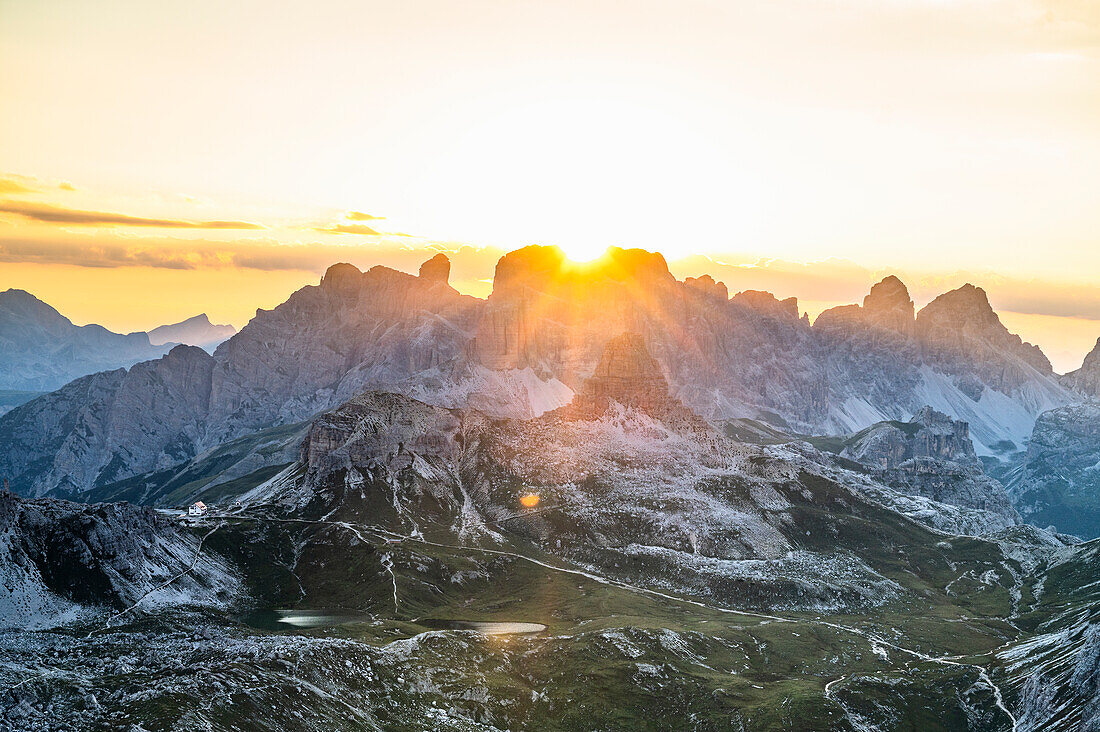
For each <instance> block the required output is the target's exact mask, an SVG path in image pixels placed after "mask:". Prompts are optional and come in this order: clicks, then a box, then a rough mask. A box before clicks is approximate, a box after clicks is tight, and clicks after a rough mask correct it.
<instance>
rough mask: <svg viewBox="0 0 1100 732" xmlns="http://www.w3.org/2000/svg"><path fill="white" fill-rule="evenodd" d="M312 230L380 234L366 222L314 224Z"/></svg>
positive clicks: (365, 234)
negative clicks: (328, 224) (330, 224)
mask: <svg viewBox="0 0 1100 732" xmlns="http://www.w3.org/2000/svg"><path fill="white" fill-rule="evenodd" d="M313 230H314V231H319V232H321V233H322V234H362V235H364V236H382V233H381V232H379V231H375V230H374V229H372V228H371V227H369V226H367V225H366V224H333V225H332V226H315V227H314V228H313Z"/></svg>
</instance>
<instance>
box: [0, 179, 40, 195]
mask: <svg viewBox="0 0 1100 732" xmlns="http://www.w3.org/2000/svg"><path fill="white" fill-rule="evenodd" d="M37 190H38V189H37V188H35V187H33V186H31V185H30V184H29V182H28V181H27V180H26V179H25V178H23V177H21V176H20V177H15V176H0V194H4V195H17V194H20V193H35V192H37Z"/></svg>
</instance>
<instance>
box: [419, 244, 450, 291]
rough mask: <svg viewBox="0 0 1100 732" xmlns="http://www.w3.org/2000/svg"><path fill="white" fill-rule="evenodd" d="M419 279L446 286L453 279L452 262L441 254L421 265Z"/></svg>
mask: <svg viewBox="0 0 1100 732" xmlns="http://www.w3.org/2000/svg"><path fill="white" fill-rule="evenodd" d="M419 277H420V279H422V280H425V281H427V282H442V283H443V284H444V285H445V284H447V281H448V280H449V279H450V277H451V260H449V259H447V255H446V254H443V253H442V252H440V253H439V254H437V255H435V256H434V257H432V258H431V259H429V260H428V261H426V262H424V264H422V265H420V273H419Z"/></svg>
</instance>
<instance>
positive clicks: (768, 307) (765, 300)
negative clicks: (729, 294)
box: [731, 290, 798, 320]
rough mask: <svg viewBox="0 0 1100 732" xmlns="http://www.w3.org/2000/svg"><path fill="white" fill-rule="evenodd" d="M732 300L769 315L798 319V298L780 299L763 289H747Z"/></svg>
mask: <svg viewBox="0 0 1100 732" xmlns="http://www.w3.org/2000/svg"><path fill="white" fill-rule="evenodd" d="M731 301H732V302H734V303H736V304H738V305H744V306H745V307H748V308H751V309H753V310H755V311H757V312H761V313H766V314H768V315H778V316H781V317H784V318H793V319H795V320H798V298H797V297H788V298H787V299H786V300H780V299H779V298H777V297H776V296H775V295H773V294H771V293H770V292H765V291H763V290H745V291H744V292H739V293H737V294H736V295H734V296H733V298H732V300H731Z"/></svg>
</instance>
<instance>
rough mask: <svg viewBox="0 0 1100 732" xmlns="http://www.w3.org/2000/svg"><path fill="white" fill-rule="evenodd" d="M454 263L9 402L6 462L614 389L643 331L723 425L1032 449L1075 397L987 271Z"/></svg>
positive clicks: (74, 481)
mask: <svg viewBox="0 0 1100 732" xmlns="http://www.w3.org/2000/svg"><path fill="white" fill-rule="evenodd" d="M449 266H450V265H449V261H448V260H447V258H446V256H445V255H443V254H437V255H435V256H433V257H432V258H431V259H429V260H428V261H427V262H425V263H424V265H423V266H422V267H421V268H420V270H419V273H418V275H411V274H407V273H404V272H399V271H397V270H394V269H391V268H388V267H382V266H377V267H373V268H371V269H370V270H368V271H366V272H362V271H360V270H359V269H357V268H356V267H354V266H352V265H350V264H336V265H333V266H332V267H330V268H329V269H328V271H327V272H326V273H325V275H324V277H323V278H322V279H321V281H320V283H319V284H318V285H314V286H308V287H304V288H302V289H301V290H299V291H297V292H295V293H294V294H293V295H291V297H290V298H289V299H288V300H287V301H286V302H284V303H283V304H281V305H279V306H278V307H276V308H274V309H272V310H258V311H257V313H256V317H254V318H253V319H252V320H251V321H250V322H249V323H248V325H247V326H245V327H244V328H243V329H242V330H241V331H240V332H239V333H237V334H236V335H235V336H233V337H232V338H230V339H229V340H227V341H226V342H224V343H222V344H221V345H220V346H219V347H218V349H217V350H216V352H215V353H214V354H213V355H209V354H205V353H201V352H197V351H198V349H195V350H194V351H187V350H184V351H180V352H176V351H173V352H172V354H169V356H166V357H164V358H163V359H161V360H158V361H154V362H150V364H142V365H141V366H140V367H134V368H132V369H130V371H129V372H123V371H117V372H112V371H107V372H102V373H98V374H95V375H93V376H89V377H85V378H83V379H79V380H77V381H74V382H72V383H70V384H67V385H66V386H65V387H64V388H62V389H61V390H59V391H57V392H55V393H53V394H49V395H47V396H44V397H41V398H40V399H37V400H35V401H34V402H31V403H28V404H24V405H22V406H21V407H18V408H16V409H14V410H13V411H12V412H10V413H9V414H7V415H4V416H3V417H0V473H2V474H4V475H7V476H10V477H11V479H12V482H13V486H15V488H16V489H17V490H19V491H20V492H23V493H25V494H31V495H43V494H54V495H70V496H79V495H82V494H83V493H85V492H87V491H89V490H91V489H93V488H95V487H97V486H103V485H105V484H107V483H111V482H114V481H119V480H124V479H126V478H128V477H130V476H137V475H140V474H142V473H145V472H147V471H151V470H162V469H166V468H168V467H170V466H172V465H175V464H180V463H182V462H183V461H187V460H191V459H192V458H195V457H196V456H199V455H202V454H204V453H205V452H207V451H210V450H212V449H215V448H216V447H217V446H218V445H221V444H223V443H225V442H226V441H228V440H234V439H237V438H240V437H242V436H244V435H247V434H250V433H252V432H254V431H256V430H260V429H265V428H270V427H273V426H278V425H288V424H294V423H298V422H301V421H303V420H307V419H310V418H312V417H313V416H315V415H317V414H319V413H321V412H323V411H325V410H327V409H331V408H333V407H335V406H336V405H339V404H341V403H343V402H345V401H347V400H348V399H350V398H352V397H353V396H354V395H356V394H357V393H359V392H361V391H362V390H364V389H376V390H384V391H391V392H395V393H401V394H405V395H407V396H410V397H412V398H415V399H417V400H420V401H423V402H425V403H429V404H433V405H437V406H441V407H447V408H455V407H472V408H474V409H477V410H479V411H481V412H483V413H485V414H487V415H490V416H493V417H509V418H532V417H535V416H537V415H539V414H543V413H545V412H548V411H551V410H554V409H557V408H560V407H562V406H564V405H566V404H569V403H570V402H571V401H572V400H573V398H574V395H575V394H578V393H579V394H580V395H581V396H582V398H583V397H584V390H585V389H586V388H590V389H597V390H599V389H602V390H604V396H607V395H608V390H609V389H614V388H615V386H614V381H613V380H611V381H608V379H609V378H611V377H610V376H609V374H610V371H609V370H607V369H610V368H611V367H610V365H606V368H605V366H604V365H601V364H602V362H601V359H603V358H604V356H605V353H606V349H607V346H608V345H609V341H611V340H612V339H614V338H618V337H620V336H621V335H622V334H626V333H632V334H636V337H637V338H640V339H641V341H642V342H643V343H644V346H645V350H646V352H647V354H648V356H649V357H650V358H649V359H645V360H631V358H630V357H627V356H628V354H627V351H629V350H630V349H629V348H627V349H626V351H624V353H623V356H624V357H626V360H625V361H623V364H625V366H626V367H629V368H635V369H640V371H639V374H646V376H645V379H646V380H647V381H646V383H648V384H650V385H651V386H653V387H654V388H655V389H656V385H657V384H658V379H657V372H659V375H660V379H663V382H664V384H666V385H667V390H668V395H669V397H670V398H671V399H673V400H678V401H679V402H680V403H682V405H683V406H684V407H685V408H686V409H688V410H690V411H691V412H694V413H695V414H697V415H699V416H700V417H701V418H703V419H706V420H712V421H720V420H723V419H729V418H742V417H750V418H758V419H764V420H766V421H768V422H769V423H771V424H774V425H777V426H779V427H781V428H782V429H786V430H790V431H797V432H802V433H807V434H837V433H849V432H853V431H857V430H859V429H862V428H863V427H866V426H868V425H870V424H873V423H875V422H879V421H887V420H905V419H908V418H909V417H910V416H912V415H913V414H915V413H916V412H917V411H918V410H919V409H920V408H921V407H922V406H924V405H930V406H932V407H933V408H935V409H936V410H937V411H940V412H943V413H945V414H948V415H950V416H951V417H952V418H954V419H960V420H963V421H965V422H967V423H968V424H969V429H970V435H971V438H972V440H973V442H974V444H975V446H976V448H977V449H978V452H979V453H980V454H982V455H994V454H1005V453H1011V452H1013V451H1019V450H1021V449H1022V448H1023V447H1024V445H1025V444H1026V441H1027V439H1028V438H1029V437H1030V435H1031V430H1032V426H1033V424H1034V421H1035V417H1036V416H1037V415H1038V414H1039V413H1041V412H1043V411H1045V410H1047V409H1050V408H1052V407H1057V406H1060V405H1062V404H1068V403H1073V402H1074V401H1076V400H1079V399H1080V398H1081V397H1080V396H1078V395H1077V394H1076V393H1074V392H1073V391H1071V390H1070V389H1069V388H1068V387H1067V386H1065V385H1063V384H1062V383H1059V381H1058V379H1057V378H1056V377H1055V376H1054V375H1053V373H1052V372H1051V370H1050V366H1049V363H1047V362H1046V360H1045V358H1043V357H1042V355H1041V352H1039V351H1038V349H1036V348H1035V347H1034V346H1030V345H1028V344H1025V343H1023V342H1022V341H1021V340H1020V339H1019V338H1018V337H1016V336H1014V335H1012V334H1010V333H1009V332H1008V331H1007V329H1005V328H1004V326H1003V324H1001V323H1000V321H999V319H998V318H997V316H996V313H994V312H993V311H992V308H991V307H990V305H989V302H988V298H987V297H986V296H985V293H984V292H982V291H981V290H980V289H979V288H975V287H972V286H966V287H963V288H959V289H958V290H956V291H953V292H952V293H946V294H945V295H943V296H941V297H940V298H937V299H936V300H935V301H933V303H930V304H929V305H928V306H927V307H925V308H924V309H922V310H921V311H920V313H917V314H916V315H914V314H913V312H912V311H913V306H912V299H911V298H910V297H909V295H908V292H907V290H906V288H905V286H904V284H903V283H901V281H900V280H898V279H897V278H886V279H884V280H883V281H882V282H880V283H878V284H876V285H875V287H874V288H872V290H871V292H870V293H869V294H868V295H867V297H866V298H865V299H864V302H863V305H862V306H860V305H851V306H845V307H844V308H836V309H833V310H829V311H825V312H824V313H822V314H821V316H819V317H818V319H817V320H816V321H815V322H814V323H812V324H811V323H810V322H809V320H808V319H807V318H804V317H799V315H798V307H797V302H796V301H794V300H793V298H792V299H787V300H778V299H777V298H775V297H774V296H772V295H771V294H769V293H762V292H755V291H745V292H740V293H735V294H734V295H732V296H728V289H727V287H726V285H725V284H724V283H721V282H716V281H714V279H713V278H709V277H705V276H704V277H698V278H693V279H690V280H689V281H683V282H681V281H679V280H677V279H676V278H675V277H674V276H673V275H672V274H671V273H670V272H669V270H668V266H667V263H666V262H665V260H664V258H663V257H662V256H661V255H660V254H657V253H653V252H646V251H642V250H637V249H619V248H614V247H613V248H611V249H609V250H608V254H607V256H606V257H605V258H603V259H601V260H597V261H595V262H593V263H589V264H585V265H578V264H574V263H572V262H569V261H568V260H567V259H566V258H565V257H564V255H563V254H562V253H561V251H560V250H558V249H557V248H555V247H540V246H532V247H526V248H524V249H520V250H517V251H514V252H510V253H508V254H506V255H504V256H503V257H502V258H501V259H500V261H499V262H498V264H497V268H496V274H495V278H494V283H493V291H492V294H491V295H490V296H489V297H488V299H486V300H480V299H477V298H473V297H469V296H466V295H462V294H460V293H459V292H457V291H456V290H455V289H454V288H452V287H451V286H450V284H449V283H448V277H449ZM632 338H633V337H632ZM625 343H627V342H626V341H624V344H625ZM612 352H613V353H614V348H613V349H612ZM620 360H622V359H621V358H620V356H614V357H613V358H612V361H616V362H617V361H620ZM650 361H652V362H653V363H652V364H651V363H650ZM653 364H656V367H657V369H656V371H654V370H653ZM601 368H605V372H604V373H603V374H602V375H601V374H600V373H597V372H598V371H599V370H600V369H601ZM615 368H619V367H618V366H616V367H615ZM594 375H595V376H596V378H597V380H596V381H594V382H592V384H591V386H587V385H588V382H589V380H590V378H591V377H593V376H594ZM600 379H603V380H604V381H603V382H601V381H600ZM643 391H644V389H643ZM653 393H654V394H656V393H657V392H656V391H653ZM89 425H94V426H95V427H94V429H92V428H89ZM30 435H34V439H33V440H32V439H31V438H30Z"/></svg>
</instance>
